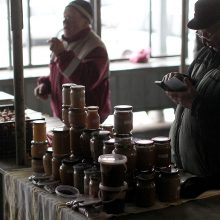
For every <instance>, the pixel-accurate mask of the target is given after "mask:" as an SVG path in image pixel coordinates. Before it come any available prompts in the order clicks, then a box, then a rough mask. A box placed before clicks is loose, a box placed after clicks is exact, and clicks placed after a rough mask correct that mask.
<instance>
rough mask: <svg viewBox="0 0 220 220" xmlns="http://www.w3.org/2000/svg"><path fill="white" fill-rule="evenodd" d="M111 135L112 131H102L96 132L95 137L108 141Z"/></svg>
mask: <svg viewBox="0 0 220 220" xmlns="http://www.w3.org/2000/svg"><path fill="white" fill-rule="evenodd" d="M110 134H111V133H110V131H102V130H100V131H97V132H94V134H93V136H94V137H97V138H99V139H106V138H108V137H109V136H110Z"/></svg>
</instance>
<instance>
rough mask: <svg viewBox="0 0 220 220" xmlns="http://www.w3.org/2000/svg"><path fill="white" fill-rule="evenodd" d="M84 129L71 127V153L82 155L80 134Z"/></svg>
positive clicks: (77, 155) (76, 155)
mask: <svg viewBox="0 0 220 220" xmlns="http://www.w3.org/2000/svg"><path fill="white" fill-rule="evenodd" d="M82 132H83V129H81V128H74V127H70V150H71V155H72V156H75V157H82V146H81V143H80V136H81V135H82Z"/></svg>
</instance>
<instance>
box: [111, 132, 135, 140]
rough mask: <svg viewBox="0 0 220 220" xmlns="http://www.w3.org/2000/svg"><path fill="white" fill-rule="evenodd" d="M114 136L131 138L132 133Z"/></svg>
mask: <svg viewBox="0 0 220 220" xmlns="http://www.w3.org/2000/svg"><path fill="white" fill-rule="evenodd" d="M115 138H121V139H131V138H132V134H131V133H129V134H115Z"/></svg>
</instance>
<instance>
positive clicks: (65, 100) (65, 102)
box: [62, 83, 76, 106]
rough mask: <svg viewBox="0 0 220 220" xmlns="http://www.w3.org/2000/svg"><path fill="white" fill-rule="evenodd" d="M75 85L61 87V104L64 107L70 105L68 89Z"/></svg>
mask: <svg viewBox="0 0 220 220" xmlns="http://www.w3.org/2000/svg"><path fill="white" fill-rule="evenodd" d="M74 85H76V84H75V83H64V84H63V85H62V104H63V105H66V106H70V105H71V101H70V87H71V86H74Z"/></svg>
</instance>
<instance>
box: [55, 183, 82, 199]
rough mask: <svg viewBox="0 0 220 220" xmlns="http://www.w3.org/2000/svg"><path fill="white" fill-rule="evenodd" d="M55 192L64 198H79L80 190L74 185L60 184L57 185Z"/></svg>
mask: <svg viewBox="0 0 220 220" xmlns="http://www.w3.org/2000/svg"><path fill="white" fill-rule="evenodd" d="M55 192H56V194H57V195H59V196H61V197H64V198H71V199H73V198H77V197H78V195H79V190H78V189H77V188H75V187H73V186H68V185H59V186H57V187H56V189H55Z"/></svg>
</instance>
